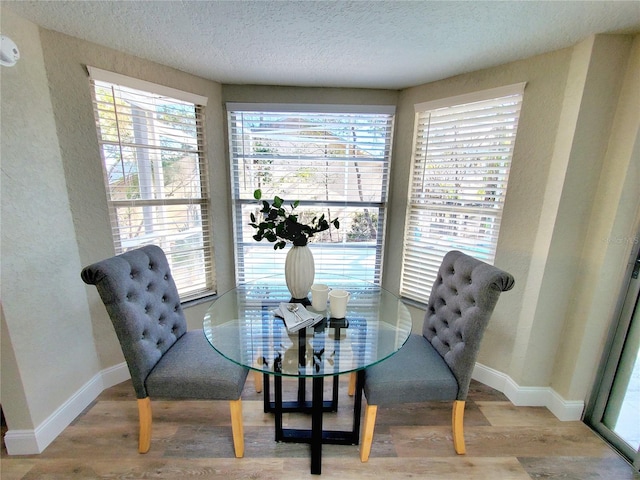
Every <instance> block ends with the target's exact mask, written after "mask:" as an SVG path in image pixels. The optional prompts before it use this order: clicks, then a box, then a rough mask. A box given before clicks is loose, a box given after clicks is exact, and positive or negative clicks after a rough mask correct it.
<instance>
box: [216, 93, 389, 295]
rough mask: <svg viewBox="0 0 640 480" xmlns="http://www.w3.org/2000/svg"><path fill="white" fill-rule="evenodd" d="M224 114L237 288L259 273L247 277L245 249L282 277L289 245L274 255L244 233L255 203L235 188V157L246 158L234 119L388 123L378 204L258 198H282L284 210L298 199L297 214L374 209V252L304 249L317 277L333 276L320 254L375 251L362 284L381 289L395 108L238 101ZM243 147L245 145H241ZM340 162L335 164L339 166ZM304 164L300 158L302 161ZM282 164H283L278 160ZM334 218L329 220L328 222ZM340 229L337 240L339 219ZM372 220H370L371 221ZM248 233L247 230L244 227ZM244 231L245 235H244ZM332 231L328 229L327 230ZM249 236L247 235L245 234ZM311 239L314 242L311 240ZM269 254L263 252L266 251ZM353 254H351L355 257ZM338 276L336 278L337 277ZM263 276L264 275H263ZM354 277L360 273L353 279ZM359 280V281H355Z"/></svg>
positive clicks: (322, 246) (321, 246)
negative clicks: (381, 119)
mask: <svg viewBox="0 0 640 480" xmlns="http://www.w3.org/2000/svg"><path fill="white" fill-rule="evenodd" d="M226 111H227V115H226V118H227V127H228V137H229V141H228V144H229V162H230V176H231V180H230V181H231V187H232V188H231V190H232V210H233V226H234V233H233V238H234V254H235V260H236V261H235V265H236V281H237V283H245V282H247V281H251V280H253V279H257V278H260V276H261V273H259V272H258V271H257V270H256V271H254V272H252V271H251V270H250V268H251V267H249V268H245V265H246V264H245V259H246V258H247V257H246V255H245V251H246V250H247V249H248V248H252V249H253V250H254V251H255V250H256V249H264V252H265V253H264V255H265V256H268V255H271V259H270V261H271V262H272V264H271V266H272V274H278V273H283V272H284V258H285V255H286V252H287V251H288V249H289V247H290V245H289V244H288V245H287V247H285V249H284V251H282V250H279V251H278V252H274V251H273V244H272V243H267V242H266V241H262V242H256V241H255V240H253V239H252V238H251V235H252V234H251V235H250V234H249V233H248V232H247V230H246V229H247V227H246V224H248V222H249V216H248V213H247V208H252V207H257V206H258V202H256V200H255V199H254V198H253V195H252V193H253V192H252V191H251V192H249V191H247V189H246V187H244V192H243V191H242V190H243V188H241V186H240V174H239V172H238V170H239V166H238V164H237V162H238V157H245V156H247V154H245V153H239V152H238V151H237V150H238V148H237V147H238V144H237V142H235V141H234V135H235V133H234V128H235V124H236V123H237V122H236V119H237V117H238V116H239V115H241V114H244V113H251V114H254V115H256V114H260V113H264V114H265V115H286V114H290V115H295V114H304V115H310V116H311V115H316V114H317V115H319V116H321V115H334V114H335V115H341V114H344V115H363V116H366V115H373V116H376V115H378V116H383V115H386V116H387V117H388V118H387V120H386V121H387V122H388V123H387V124H386V128H387V130H388V131H387V135H386V137H385V143H384V145H385V149H384V155H383V156H384V160H383V163H384V165H383V167H382V170H383V172H384V174H383V179H382V181H381V185H380V192H379V194H380V199H378V200H377V201H367V200H365V201H361V202H353V201H351V202H345V201H344V200H335V201H334V200H327V199H323V200H308V199H304V198H300V197H299V196H296V195H293V196H292V195H287V192H277V191H275V192H268V193H266V195H265V192H264V191H263V199H267V200H272V199H273V195H272V193H273V194H276V195H278V196H280V197H282V198H284V199H285V201H286V202H285V204H286V205H287V206H289V205H290V204H291V203H292V202H293V201H296V200H299V208H298V209H297V210H296V211H304V209H305V208H313V207H316V208H328V209H339V208H345V207H351V208H353V209H356V208H359V209H365V208H367V209H370V210H373V211H374V213H377V218H375V220H374V224H375V226H376V229H377V230H376V239H375V242H376V243H375V247H372V246H371V245H364V244H361V245H356V244H355V242H352V243H351V244H348V245H347V243H348V242H347V243H345V242H342V243H337V242H336V243H317V242H315V241H312V242H310V243H309V247H310V249H311V251H312V252H313V254H314V257H315V263H316V274H319V273H332V274H335V273H336V272H335V271H334V270H331V268H329V267H328V266H327V264H328V263H329V262H327V261H326V260H324V258H323V255H327V257H329V256H330V255H329V254H328V253H327V252H335V254H336V255H339V254H340V251H341V249H346V250H348V251H349V252H356V251H357V250H360V251H363V252H364V251H367V250H368V251H372V248H375V263H374V266H373V270H372V273H371V275H369V276H367V278H366V279H367V280H368V281H371V282H372V283H376V284H380V282H381V279H382V264H383V246H384V233H385V219H386V214H387V204H388V188H389V168H390V164H391V147H392V140H393V126H394V122H395V106H392V105H373V106H369V105H362V106H361V105H328V104H323V105H316V104H265V103H239V102H229V103H227V104H226ZM244 143H247V142H243V144H244ZM342 160H344V159H342V158H341V159H339V160H338V162H340V161H342ZM302 161H304V159H303V160H302ZM283 162H284V161H283ZM355 163H356V164H357V163H358V160H357V159H356V160H355ZM333 218H335V217H332V218H331V219H333ZM338 218H339V219H340V222H341V226H340V230H338V231H337V234H338V235H344V232H345V230H344V228H345V226H346V225H345V223H344V222H343V219H342V218H340V217H339V216H338ZM371 218H373V217H371ZM249 228H250V227H249ZM243 229H244V233H243ZM332 230H333V228H332ZM249 232H251V230H249ZM312 240H314V239H312ZM267 251H268V252H270V253H268V254H267V253H266V252H267ZM354 254H355V253H354ZM338 274H341V273H338ZM265 275H266V273H265ZM357 275H359V274H357ZM358 278H361V279H362V277H361V276H358Z"/></svg>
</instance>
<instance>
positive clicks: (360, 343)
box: [203, 274, 412, 474]
mask: <svg viewBox="0 0 640 480" xmlns="http://www.w3.org/2000/svg"><path fill="white" fill-rule="evenodd" d="M315 281H316V283H324V284H327V285H329V287H330V288H332V289H344V290H347V291H349V292H350V294H351V296H350V299H349V303H348V305H347V313H346V316H345V317H344V318H340V319H336V318H331V316H330V315H329V310H328V308H326V309H324V310H322V311H316V310H314V309H313V308H312V307H311V305H305V307H306V308H307V309H308V310H309V311H310V312H313V313H320V314H322V315H323V319H322V321H321V322H319V323H318V324H316V325H315V326H314V327H308V328H304V329H302V330H299V331H297V332H295V333H290V332H288V330H287V328H286V326H285V324H284V321H283V320H282V319H281V318H280V317H277V316H275V315H274V310H276V309H277V308H278V306H279V305H280V303H281V302H289V301H290V294H289V292H288V290H287V287H286V283H285V279H284V277H283V276H273V277H265V278H263V279H260V280H256V281H252V282H248V283H245V284H242V285H239V286H238V287H236V288H234V289H232V290H230V291H228V292H226V293H224V294H222V295H220V296H219V297H218V298H217V299H216V300H215V301H214V302H213V303H212V304H211V306H210V307H209V308H208V310H207V312H206V314H205V317H204V322H203V328H204V333H205V336H206V337H207V339H208V341H209V343H210V344H211V346H212V347H213V348H214V349H215V350H216V351H218V352H219V353H220V354H221V355H223V356H224V357H226V358H227V359H229V360H230V361H232V362H235V363H237V364H238V365H242V366H244V367H247V368H249V369H251V370H253V371H255V372H259V373H260V374H262V378H263V380H264V382H263V396H264V411H265V412H268V413H273V414H274V423H275V440H276V441H278V442H297V443H308V444H310V446H311V473H312V474H320V473H321V470H322V445H323V444H339V445H357V444H358V443H359V440H360V414H361V403H362V388H363V383H364V369H365V368H367V367H369V366H371V365H374V364H376V363H378V362H382V361H384V360H385V359H387V358H389V357H390V356H391V355H393V354H394V353H395V352H397V351H398V350H399V349H400V348H401V347H402V345H403V344H404V343H405V342H406V340H407V338H408V337H409V334H410V333H411V324H412V323H411V315H410V313H409V310H408V309H407V307H406V306H405V304H404V303H403V302H402V301H401V300H400V298H398V297H397V296H396V295H394V294H392V293H391V292H388V291H387V290H384V289H383V288H381V287H380V286H378V285H375V284H372V283H369V282H365V281H362V280H357V279H353V278H348V277H342V276H338V275H332V276H321V275H317V274H316V278H315ZM327 307H328V305H327ZM352 373H353V374H355V375H356V382H355V389H354V391H353V392H350V393H353V426H352V429H351V430H350V431H338V430H324V429H323V425H322V419H323V414H324V413H325V412H335V411H337V409H338V377H339V376H340V375H344V374H352ZM271 377H273V384H274V388H273V390H274V391H273V400H272V398H271V386H270V378H271ZM286 377H289V378H295V379H297V382H298V392H297V398H295V399H292V400H288V401H284V400H283V398H282V397H283V394H282V379H283V378H286ZM258 378H259V377H258ZM325 378H330V379H331V380H332V382H333V393H332V398H331V399H329V400H325V399H324V380H325ZM307 380H310V381H311V382H312V389H311V399H310V400H308V399H307V398H306V388H305V386H306V381H307ZM287 412H306V413H309V414H310V415H311V428H310V429H307V430H303V429H291V428H283V426H282V416H283V413H287Z"/></svg>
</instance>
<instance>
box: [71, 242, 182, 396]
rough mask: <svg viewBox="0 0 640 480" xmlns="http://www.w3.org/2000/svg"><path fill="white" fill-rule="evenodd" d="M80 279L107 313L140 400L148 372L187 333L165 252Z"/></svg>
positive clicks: (140, 254) (109, 265)
mask: <svg viewBox="0 0 640 480" xmlns="http://www.w3.org/2000/svg"><path fill="white" fill-rule="evenodd" d="M81 277H82V280H83V281H84V282H85V283H87V284H89V285H95V286H96V288H97V289H98V292H99V294H100V298H101V299H102V302H103V303H104V305H105V307H106V308H107V312H108V313H109V317H110V318H111V321H112V322H113V326H114V328H115V331H116V334H117V335H118V340H119V341H120V345H121V347H122V353H123V354H124V357H125V360H126V361H127V365H128V367H129V371H130V373H131V380H132V382H133V387H134V388H135V391H136V396H137V397H138V398H145V397H147V392H146V388H145V380H146V378H147V376H148V375H149V372H151V370H152V369H153V367H154V366H155V365H156V363H158V361H159V360H160V358H162V355H164V353H165V352H166V351H167V350H168V349H169V348H170V347H171V345H173V344H174V343H175V342H176V340H177V339H178V338H180V337H181V336H182V335H184V333H185V332H186V331H187V322H186V320H185V317H184V313H183V312H182V307H181V305H180V296H179V295H178V290H177V288H176V285H175V283H174V281H173V277H172V276H171V272H170V269H169V264H168V262H167V258H166V256H165V254H164V252H163V251H162V249H161V248H160V247H157V246H155V245H147V246H144V247H142V248H138V249H136V250H130V251H128V252H126V253H123V254H121V255H117V256H115V257H111V258H108V259H106V260H102V261H101V262H97V263H94V264H93V265H89V266H88V267H85V268H84V269H83V270H82V273H81Z"/></svg>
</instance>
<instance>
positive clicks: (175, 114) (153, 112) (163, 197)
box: [89, 68, 215, 301]
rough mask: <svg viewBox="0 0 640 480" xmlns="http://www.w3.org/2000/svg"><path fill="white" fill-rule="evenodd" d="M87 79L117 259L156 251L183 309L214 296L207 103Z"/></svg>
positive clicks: (141, 85) (119, 80)
mask: <svg viewBox="0 0 640 480" xmlns="http://www.w3.org/2000/svg"><path fill="white" fill-rule="evenodd" d="M89 71H90V75H91V85H92V89H93V96H94V113H95V119H96V128H97V132H98V142H99V145H100V152H101V156H102V166H103V168H104V179H105V186H106V191H107V200H108V203H109V210H110V216H111V227H112V235H113V242H114V246H115V251H116V253H117V254H119V253H123V252H126V251H127V250H131V249H134V248H137V247H140V246H143V245H147V244H154V245H158V246H159V247H161V248H162V249H163V250H164V251H165V253H166V255H167V258H168V260H169V263H170V266H171V271H172V274H173V276H174V280H175V282H176V285H177V287H178V291H179V293H180V297H181V298H182V300H183V301H184V300H189V299H194V298H198V297H201V296H204V295H208V294H211V293H213V292H214V291H215V277H214V273H213V272H214V269H213V258H212V245H211V241H210V235H211V232H210V224H209V209H208V203H209V197H208V192H207V169H206V162H205V155H204V141H203V123H204V116H203V107H204V105H206V98H204V97H199V96H196V95H193V94H190V93H186V92H181V91H178V90H173V89H169V88H167V87H163V86H160V85H155V84H151V83H148V82H143V81H140V80H136V79H132V78H129V77H125V76H122V75H118V74H114V73H111V72H105V71H103V70H99V69H95V68H89Z"/></svg>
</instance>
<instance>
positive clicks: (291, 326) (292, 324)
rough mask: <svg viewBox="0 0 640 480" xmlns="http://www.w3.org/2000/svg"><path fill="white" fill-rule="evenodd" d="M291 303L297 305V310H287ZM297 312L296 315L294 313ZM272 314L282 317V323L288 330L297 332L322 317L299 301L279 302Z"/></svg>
mask: <svg viewBox="0 0 640 480" xmlns="http://www.w3.org/2000/svg"><path fill="white" fill-rule="evenodd" d="M290 305H293V306H294V307H296V306H297V307H298V310H296V311H295V313H294V312H292V311H290V310H289V308H288V307H289V306H290ZM296 313H297V315H296ZM273 314H274V315H275V316H277V317H281V318H282V319H284V324H285V326H286V327H287V330H288V331H289V332H292V333H293V332H297V331H298V330H300V329H302V328H305V327H313V326H314V325H315V324H316V323H318V322H320V321H321V320H322V319H323V318H324V317H323V316H322V315H321V314H319V313H311V312H310V311H309V310H307V309H306V308H304V305H302V304H301V303H286V302H282V303H280V306H279V307H278V308H276V309H275V310H274V311H273Z"/></svg>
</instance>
